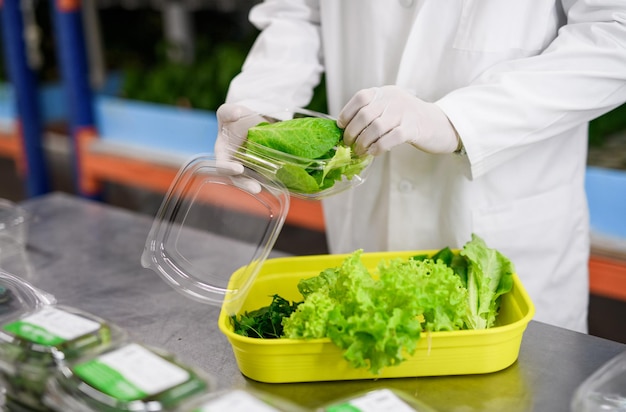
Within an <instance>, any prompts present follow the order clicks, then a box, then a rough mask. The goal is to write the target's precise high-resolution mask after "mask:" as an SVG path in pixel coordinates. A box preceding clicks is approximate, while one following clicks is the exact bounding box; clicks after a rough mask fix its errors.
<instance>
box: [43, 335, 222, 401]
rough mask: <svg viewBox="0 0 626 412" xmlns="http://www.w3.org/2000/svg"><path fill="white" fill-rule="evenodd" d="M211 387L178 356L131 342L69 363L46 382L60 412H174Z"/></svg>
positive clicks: (48, 399)
mask: <svg viewBox="0 0 626 412" xmlns="http://www.w3.org/2000/svg"><path fill="white" fill-rule="evenodd" d="M213 387H214V384H213V381H212V380H211V379H210V378H209V377H208V376H206V375H205V374H203V373H202V372H200V371H198V370H195V369H194V368H192V367H190V366H187V365H184V364H182V363H181V362H180V361H178V360H177V359H176V358H175V356H174V355H172V354H170V353H167V352H164V351H161V350H158V349H155V348H151V347H148V346H145V345H142V344H138V343H134V342H127V343H124V344H121V345H117V346H115V347H111V348H108V349H107V350H105V351H102V352H100V353H98V354H97V355H95V356H93V355H92V356H87V357H83V358H80V359H77V360H75V361H72V362H66V363H65V364H64V365H62V366H61V367H60V368H59V370H58V372H57V373H56V374H55V375H54V376H53V377H52V378H51V379H50V380H49V381H48V385H47V391H46V396H45V403H46V405H48V406H49V407H50V408H52V409H53V410H55V411H59V412H67V411H80V412H92V411H93V412H114V411H115V412H124V411H133V412H140V411H146V412H147V411H174V410H176V409H177V408H179V407H180V406H181V405H182V404H183V403H185V402H189V401H191V400H192V399H194V398H195V397H199V396H201V395H203V394H205V393H207V392H210V391H212V390H213Z"/></svg>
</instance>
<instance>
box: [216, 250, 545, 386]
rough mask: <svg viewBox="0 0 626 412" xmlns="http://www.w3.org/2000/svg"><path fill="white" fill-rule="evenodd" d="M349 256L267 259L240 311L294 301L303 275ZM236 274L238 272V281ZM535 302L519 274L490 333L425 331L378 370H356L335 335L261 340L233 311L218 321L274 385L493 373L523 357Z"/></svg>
mask: <svg viewBox="0 0 626 412" xmlns="http://www.w3.org/2000/svg"><path fill="white" fill-rule="evenodd" d="M434 252H435V251H404V252H377V253H363V254H362V255H361V258H362V261H363V263H364V264H365V266H366V267H367V268H368V269H370V270H373V269H374V268H375V267H376V265H377V264H378V262H380V261H381V260H382V259H392V258H396V257H397V258H409V257H410V256H415V255H419V254H425V253H426V254H432V253H434ZM346 256H347V255H320V256H299V257H286V258H274V259H268V260H267V261H266V262H265V264H264V265H263V267H262V268H261V270H260V271H259V273H258V275H257V277H256V279H255V281H254V283H253V285H252V287H251V288H250V291H249V293H248V295H247V297H246V299H245V300H244V302H242V305H241V308H240V312H239V313H244V312H246V311H253V310H256V309H259V308H261V307H263V306H267V305H268V304H269V303H270V302H271V299H272V298H271V297H272V296H273V295H274V294H278V295H280V296H282V297H283V298H284V299H287V300H289V301H298V300H299V299H301V296H300V294H299V292H298V289H297V284H298V282H299V281H300V280H301V279H306V278H310V277H314V276H317V275H318V274H319V273H320V272H321V271H323V270H325V269H327V268H331V267H336V266H338V265H340V264H341V262H342V261H343V260H344V259H345V257H346ZM237 276H238V274H237V273H235V274H234V275H233V277H234V278H236V277H237ZM534 311H535V309H534V305H533V303H532V301H531V300H530V297H529V296H528V294H527V293H526V291H525V289H524V287H523V285H522V283H521V282H520V280H519V278H518V277H517V275H514V276H513V289H512V290H511V291H510V292H509V293H507V294H505V295H503V296H502V300H501V308H500V313H499V315H498V318H497V320H496V325H495V326H494V327H492V328H489V329H483V330H459V331H443V332H430V333H424V334H423V337H422V338H420V340H419V341H418V343H417V349H416V351H415V353H414V354H413V355H412V356H409V357H408V358H407V359H406V360H405V361H404V362H402V363H400V364H398V365H396V366H390V367H387V368H384V369H383V370H381V372H380V374H378V375H374V374H373V373H371V372H369V371H368V370H366V369H362V368H360V369H356V368H354V367H352V366H350V364H349V363H348V362H347V361H346V360H345V359H344V358H343V354H342V352H341V349H340V348H339V347H338V346H336V345H335V344H334V343H332V341H331V340H330V339H328V338H323V339H309V340H303V339H286V338H281V339H258V338H251V337H246V336H242V335H239V334H237V333H235V332H234V330H233V324H232V321H231V316H232V313H230V312H228V310H227V309H226V308H225V307H222V311H221V313H220V317H219V319H218V326H219V328H220V330H221V331H222V333H224V334H225V335H226V337H227V338H228V340H229V342H230V344H231V346H232V348H233V352H234V355H235V359H236V360H237V364H238V366H239V369H240V371H241V372H242V373H243V374H244V375H245V376H247V377H248V378H251V379H254V380H257V381H261V382H268V383H286V382H313V381H333V380H353V379H380V378H398V377H416V376H442V375H465V374H478V373H488V372H495V371H498V370H502V369H504V368H506V367H508V366H510V365H511V364H513V363H514V362H515V361H516V360H517V357H518V354H519V349H520V345H521V341H522V336H523V333H524V331H525V329H526V326H527V325H528V322H530V320H531V319H532V317H533V315H534Z"/></svg>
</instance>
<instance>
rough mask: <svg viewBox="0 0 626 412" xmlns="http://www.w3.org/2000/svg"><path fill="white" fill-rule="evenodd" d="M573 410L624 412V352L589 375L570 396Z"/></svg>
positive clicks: (625, 378) (625, 405)
mask: <svg viewBox="0 0 626 412" xmlns="http://www.w3.org/2000/svg"><path fill="white" fill-rule="evenodd" d="M572 411H573V412H595V411H607V412H626V352H623V353H622V354H620V355H618V356H616V357H614V358H613V359H611V360H610V361H608V362H607V363H606V364H604V365H603V366H602V367H600V369H598V370H597V371H596V372H594V373H593V374H592V375H591V376H589V377H588V378H587V379H586V380H585V381H584V382H583V383H582V384H581V385H580V386H579V387H578V389H577V390H576V392H575V393H574V397H573V398H572Z"/></svg>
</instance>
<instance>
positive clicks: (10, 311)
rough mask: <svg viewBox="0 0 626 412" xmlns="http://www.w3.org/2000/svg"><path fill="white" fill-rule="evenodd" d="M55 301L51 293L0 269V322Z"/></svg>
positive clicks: (2, 322)
mask: <svg viewBox="0 0 626 412" xmlns="http://www.w3.org/2000/svg"><path fill="white" fill-rule="evenodd" d="M55 301H56V299H55V298H54V296H52V295H51V294H49V293H47V292H44V291H42V290H40V289H38V288H36V287H34V286H33V285H32V284H31V283H29V282H27V281H25V280H23V279H21V278H20V277H18V276H15V275H13V274H11V273H8V272H5V271H3V270H1V269H0V324H4V322H5V320H6V319H10V318H13V317H15V316H17V315H18V314H21V313H24V312H31V311H33V310H36V309H38V308H40V307H43V306H46V305H51V304H54V303H55Z"/></svg>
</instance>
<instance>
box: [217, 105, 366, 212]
mask: <svg viewBox="0 0 626 412" xmlns="http://www.w3.org/2000/svg"><path fill="white" fill-rule="evenodd" d="M306 118H319V119H325V120H329V121H331V122H334V121H335V120H334V119H333V118H331V117H330V116H328V115H325V114H322V113H317V112H313V111H308V110H304V109H294V110H291V109H289V110H283V111H280V112H273V113H269V114H259V115H258V120H259V122H261V124H263V123H265V124H267V125H273V124H276V123H279V122H285V121H289V120H294V119H299V120H301V119H306ZM250 130H252V128H251V129H250ZM338 130H340V129H338ZM222 132H223V134H224V135H225V136H226V137H227V138H229V141H230V142H232V143H231V145H230V151H231V154H232V156H233V158H235V159H238V160H240V161H242V162H244V163H246V164H247V165H248V166H250V167H252V168H254V169H256V170H257V171H259V172H260V173H263V174H264V175H266V176H267V177H268V178H270V179H273V180H277V181H280V182H281V183H282V184H284V185H285V186H286V187H287V189H288V190H289V192H290V194H291V195H293V196H295V197H299V198H302V199H308V200H319V199H323V198H325V197H328V196H332V195H335V194H337V193H340V192H343V191H345V190H348V189H351V188H354V187H356V186H358V185H360V184H361V183H363V182H364V181H365V179H366V176H367V172H368V170H369V166H370V164H371V163H372V161H373V157H372V156H371V155H362V156H357V155H356V154H355V153H354V152H353V151H352V150H351V149H349V148H348V147H346V146H345V145H343V141H342V140H340V142H339V143H338V144H337V145H336V146H335V147H334V148H333V149H331V150H330V151H329V152H326V153H324V154H321V155H318V156H319V157H311V156H313V155H312V154H311V155H306V153H307V150H302V151H299V150H297V151H294V152H295V153H298V154H295V153H294V152H292V153H289V152H288V151H287V150H289V149H287V146H289V145H285V146H283V147H282V148H281V150H279V149H278V148H277V147H268V146H267V145H264V144H259V143H258V141H257V142H253V141H251V140H249V139H246V136H242V134H243V133H246V134H247V133H248V131H237V132H235V131H232V130H223V131H222ZM324 132H325V131H324V130H321V131H320V132H319V133H324ZM297 133H298V131H293V130H290V129H288V128H286V129H285V130H283V131H281V136H285V137H287V136H290V135H294V134H297ZM242 141H243V144H240V142H242ZM306 141H307V139H302V142H301V143H299V144H301V145H303V144H306Z"/></svg>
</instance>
